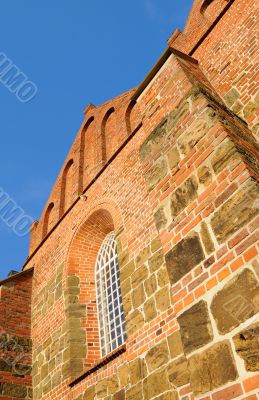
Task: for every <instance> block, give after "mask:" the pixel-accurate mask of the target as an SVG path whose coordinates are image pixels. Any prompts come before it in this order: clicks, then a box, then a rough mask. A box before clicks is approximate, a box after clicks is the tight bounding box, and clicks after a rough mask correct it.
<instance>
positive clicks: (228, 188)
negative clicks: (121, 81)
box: [0, 0, 259, 400]
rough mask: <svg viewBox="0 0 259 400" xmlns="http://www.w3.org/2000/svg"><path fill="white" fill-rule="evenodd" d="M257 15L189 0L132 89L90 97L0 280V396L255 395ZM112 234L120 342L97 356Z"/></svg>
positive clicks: (258, 383)
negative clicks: (102, 283)
mask: <svg viewBox="0 0 259 400" xmlns="http://www.w3.org/2000/svg"><path fill="white" fill-rule="evenodd" d="M257 15H258V10H257V8H256V4H255V2H254V1H252V0H248V1H246V2H245V1H244V0H235V1H233V0H231V1H228V2H227V1H220V0H214V1H206V0H205V1H203V0H195V1H194V5H193V9H192V11H191V13H190V16H189V19H188V22H187V24H186V28H185V29H184V31H183V32H182V33H181V32H179V31H178V30H177V31H176V32H175V33H174V34H173V35H172V37H171V38H170V39H169V41H168V43H169V48H168V50H167V52H166V53H165V54H164V55H163V57H162V58H161V59H160V61H159V62H158V64H157V65H156V66H155V68H154V69H153V70H152V71H151V72H150V74H149V75H148V77H147V78H146V79H145V81H144V82H143V83H142V84H141V85H140V86H139V87H137V88H136V89H133V90H131V91H129V92H126V93H124V94H122V95H121V96H118V97H117V98H115V99H113V100H110V101H108V102H106V103H105V104H102V105H100V106H98V107H95V106H94V105H91V104H90V105H89V106H88V107H87V108H86V110H85V119H84V121H83V124H82V127H81V129H80V131H79V133H78V135H77V137H76V139H75V142H74V144H73V145H72V148H71V150H70V152H69V154H68V156H67V159H66V160H65V163H64V166H63V168H62V170H61V172H60V175H59V176H58V178H57V182H56V184H55V185H54V188H53V191H52V193H51V195H50V198H49V200H48V202H47V204H46V207H45V209H44V211H43V214H42V217H41V218H40V220H39V222H35V223H34V224H33V226H32V228H31V246H30V253H29V258H28V260H27V262H26V264H25V266H24V268H23V272H21V273H20V274H18V275H15V276H13V277H10V278H8V279H7V280H5V281H3V282H0V311H1V312H0V322H1V326H2V330H3V329H4V332H2V331H1V332H0V346H1V343H3V342H4V343H5V346H1V347H0V399H5V400H13V399H19V398H20V399H22V398H24V399H30V398H33V399H34V400H40V399H42V400H59V399H66V400H101V399H102V400H193V399H197V400H231V399H238V400H245V399H246V400H248V399H249V400H258V399H259V396H258V392H259V373H258V369H259V365H258V360H259V345H258V329H259V327H258V318H259V316H258V311H259V310H258V309H259V259H258V226H259V216H258V213H259V196H258V192H259V189H258V169H259V168H258V145H257V142H256V132H257V124H256V106H257V100H258V99H257V97H258V96H257V94H256V92H255V88H256V79H257V78H256V74H255V68H256V48H255V33H254V29H255V25H256V18H257ZM237 22H238V23H237ZM257 58H258V57H257ZM112 231H114V232H115V235H116V240H117V252H118V262H119V270H120V287H121V295H122V302H123V308H124V315H125V320H126V332H127V339H126V342H125V343H124V344H123V345H122V346H120V347H119V348H118V349H116V350H115V351H114V352H112V354H110V355H109V354H108V356H107V357H104V358H103V357H102V356H101V351H100V337H99V334H100V331H99V325H98V311H97V297H96V276H95V262H96V258H97V255H98V251H99V249H100V246H101V244H102V242H103V240H104V238H105V237H106V235H107V234H108V233H110V232H112ZM17 321H19V322H20V321H21V324H17ZM13 343H15V344H16V345H15V346H16V347H15V349H14V346H13ZM21 346H22V347H23V349H25V351H24V352H25V354H26V357H25V359H24V360H23V361H22V362H19V363H16V364H15V365H16V366H17V368H18V370H19V371H20V373H21V375H19V376H18V375H17V368H15V369H14V368H13V364H14V360H15V359H16V358H17V356H19V355H20V353H19V349H21ZM3 349H4V351H3ZM15 357H16V358H15ZM10 360H11V361H12V362H13V363H11V364H10ZM18 364H19V365H18Z"/></svg>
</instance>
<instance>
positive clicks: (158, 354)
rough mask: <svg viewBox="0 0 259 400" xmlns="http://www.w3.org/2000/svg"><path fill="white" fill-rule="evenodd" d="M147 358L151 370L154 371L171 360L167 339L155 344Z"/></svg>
mask: <svg viewBox="0 0 259 400" xmlns="http://www.w3.org/2000/svg"><path fill="white" fill-rule="evenodd" d="M145 360H146V363H147V367H148V370H149V372H153V371H155V370H156V369H158V368H160V367H162V366H163V365H165V364H166V363H167V362H168V361H169V351H168V345H167V342H166V340H164V341H163V342H162V343H159V344H158V345H156V346H153V347H152V348H151V349H150V350H149V351H148V353H147V354H146V357H145Z"/></svg>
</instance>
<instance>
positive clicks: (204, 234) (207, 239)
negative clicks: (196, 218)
mask: <svg viewBox="0 0 259 400" xmlns="http://www.w3.org/2000/svg"><path fill="white" fill-rule="evenodd" d="M201 239H202V242H203V244H204V247H205V250H206V252H207V253H208V254H211V253H212V252H213V251H214V250H215V247H214V244H213V241H212V239H211V236H210V233H209V230H208V227H207V225H206V223H205V222H202V224H201Z"/></svg>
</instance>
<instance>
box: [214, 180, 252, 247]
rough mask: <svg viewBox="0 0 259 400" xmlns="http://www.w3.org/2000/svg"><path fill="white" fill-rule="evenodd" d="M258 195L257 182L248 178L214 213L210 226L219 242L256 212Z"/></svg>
mask: <svg viewBox="0 0 259 400" xmlns="http://www.w3.org/2000/svg"><path fill="white" fill-rule="evenodd" d="M258 195H259V186H258V183H256V182H255V181H254V180H252V179H250V180H249V181H248V182H247V183H245V185H244V186H243V187H242V188H241V189H240V190H239V191H238V192H237V193H235V194H234V195H233V196H232V197H231V198H230V199H229V200H227V201H226V202H225V203H224V204H223V205H222V206H221V207H220V209H219V210H218V211H217V212H216V213H215V214H214V216H213V217H212V219H211V226H212V229H213V231H214V233H215V235H216V238H217V240H218V242H219V243H223V242H225V241H226V239H228V237H230V236H231V235H233V234H234V233H235V232H236V231H238V230H239V229H240V228H242V227H243V226H244V225H245V224H247V223H248V222H249V221H251V219H252V218H254V217H255V216H256V215H257V214H258V211H259V206H258Z"/></svg>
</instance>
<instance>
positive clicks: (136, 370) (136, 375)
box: [129, 358, 144, 385]
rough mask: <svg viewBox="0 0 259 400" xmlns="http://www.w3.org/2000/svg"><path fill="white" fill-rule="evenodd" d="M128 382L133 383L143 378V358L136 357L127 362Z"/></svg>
mask: <svg viewBox="0 0 259 400" xmlns="http://www.w3.org/2000/svg"><path fill="white" fill-rule="evenodd" d="M129 372H130V384H131V385H135V384H136V383H139V382H140V381H141V380H142V379H143V378H144V368H143V360H142V359H140V358H137V359H135V360H133V361H131V362H130V363H129Z"/></svg>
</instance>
